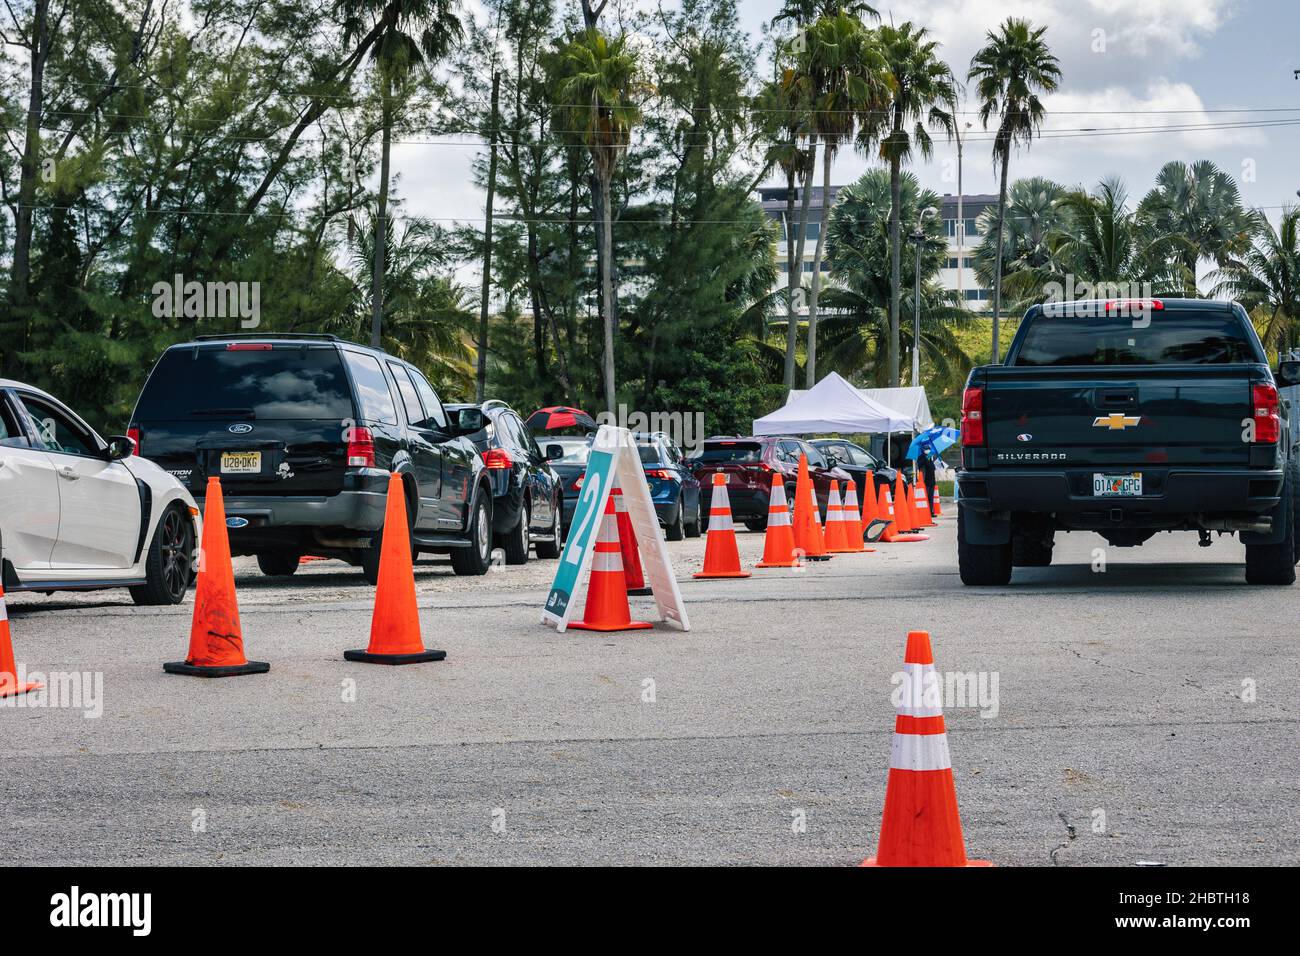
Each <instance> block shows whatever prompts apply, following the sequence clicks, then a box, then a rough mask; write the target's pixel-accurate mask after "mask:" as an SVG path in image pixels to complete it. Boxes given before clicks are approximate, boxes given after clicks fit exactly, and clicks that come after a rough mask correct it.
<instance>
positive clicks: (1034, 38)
mask: <svg viewBox="0 0 1300 956" xmlns="http://www.w3.org/2000/svg"><path fill="white" fill-rule="evenodd" d="M1046 32H1047V27H1039V28H1037V29H1034V28H1033V27H1032V26H1031V25H1030V23H1029V21H1028V20H1018V19H1016V18H1015V17H1008V18H1007V20H1006V22H1005V23H1003V24H1002V26H1001V27H999V28H998V31H997V32H996V33H995V32H994V31H992V30H990V31H989V32H988V34H987V39H988V42H987V43H986V44H985V46H984V47H983V48H982V49H980V50H979V51H978V52H976V54H975V56H974V57H972V58H971V61H970V72H969V73H967V75H966V78H967V80H974V81H975V92H976V95H977V96H978V97H979V100H980V111H979V116H980V122H981V123H982V124H983V126H984V128H985V129H988V127H989V121H990V120H991V119H992V118H993V117H994V116H998V117H999V122H998V130H997V133H996V135H995V136H994V137H993V162H994V165H996V164H998V163H1001V164H1002V180H1001V185H1000V186H999V187H998V219H997V226H996V229H995V236H996V239H995V243H994V245H995V249H996V256H995V259H994V270H993V271H994V275H993V361H994V362H995V363H996V362H997V361H998V351H999V350H998V320H999V317H1000V316H1001V314H1002V312H1001V310H1002V240H1003V234H1004V230H1003V223H1004V222H1005V220H1006V208H1007V170H1008V169H1009V167H1010V165H1011V150H1012V149H1013V148H1014V147H1015V146H1017V145H1021V144H1023V145H1024V146H1025V148H1026V149H1028V148H1029V144H1030V143H1032V142H1033V138H1034V133H1035V132H1036V131H1038V130H1040V129H1041V128H1042V125H1043V117H1044V116H1045V115H1046V112H1047V111H1046V109H1045V107H1044V106H1043V102H1042V100H1040V99H1039V98H1038V95H1039V94H1040V93H1052V92H1054V91H1055V90H1056V88H1057V87H1058V86H1059V85H1060V82H1061V69H1060V67H1059V66H1057V60H1056V57H1055V56H1053V55H1052V52H1051V50H1049V49H1048V47H1047V44H1046V43H1045V42H1044V41H1043V34H1045V33H1046Z"/></svg>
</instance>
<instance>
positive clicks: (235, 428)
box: [226, 422, 253, 435]
mask: <svg viewBox="0 0 1300 956" xmlns="http://www.w3.org/2000/svg"><path fill="white" fill-rule="evenodd" d="M252 430H253V426H252V425H250V424H248V423H247V422H236V423H235V424H234V425H231V426H230V427H229V428H227V429H226V431H228V432H230V434H232V435H247V434H248V433H249V432H251V431H252Z"/></svg>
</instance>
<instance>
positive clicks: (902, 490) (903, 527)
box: [889, 471, 930, 543]
mask: <svg viewBox="0 0 1300 956" xmlns="http://www.w3.org/2000/svg"><path fill="white" fill-rule="evenodd" d="M890 504H891V506H892V511H891V513H890V517H891V518H892V519H893V521H894V528H895V529H896V530H895V533H894V535H893V537H891V538H890V539H889V541H890V542H891V543H892V542H895V541H929V540H930V536H929V535H926V534H911V533H910V532H911V531H912V528H913V527H914V526H915V525H914V523H913V519H912V513H911V510H910V509H909V508H908V507H907V486H906V485H905V484H904V483H903V473H902V472H901V471H900V472H899V473H898V474H897V475H896V476H895V477H894V494H893V497H892V498H890Z"/></svg>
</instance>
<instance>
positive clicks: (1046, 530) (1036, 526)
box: [1011, 521, 1056, 568]
mask: <svg viewBox="0 0 1300 956" xmlns="http://www.w3.org/2000/svg"><path fill="white" fill-rule="evenodd" d="M1055 537H1056V530H1055V529H1054V528H1052V527H1051V526H1050V525H1048V524H1044V523H1041V522H1034V521H1031V522H1026V523H1024V524H1022V525H1021V526H1019V527H1016V526H1015V525H1013V526H1012V529H1011V564H1012V566H1013V567H1017V568H1046V567H1049V566H1050V565H1051V563H1052V548H1053V547H1054V546H1055V544H1056V542H1055Z"/></svg>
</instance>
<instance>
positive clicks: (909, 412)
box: [785, 372, 934, 432]
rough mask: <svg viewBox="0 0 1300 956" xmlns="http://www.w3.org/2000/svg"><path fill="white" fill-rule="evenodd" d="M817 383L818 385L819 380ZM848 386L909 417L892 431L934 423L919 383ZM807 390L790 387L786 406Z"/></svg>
mask: <svg viewBox="0 0 1300 956" xmlns="http://www.w3.org/2000/svg"><path fill="white" fill-rule="evenodd" d="M831 374H832V375H834V376H835V377H836V378H840V376H838V375H835V373H834V372H832V373H831ZM840 381H841V382H844V379H842V378H840ZM817 384H818V385H820V384H821V382H818V383H817ZM844 384H845V385H848V384H849V383H848V382H844ZM849 388H852V389H853V390H854V391H855V392H857V393H858V394H859V395H861V396H862V397H863V398H866V399H869V400H871V401H873V402H875V403H877V404H879V405H884V406H885V407H886V408H890V409H893V410H894V411H896V412H899V413H901V414H902V415H904V416H906V417H907V418H908V419H909V421H908V423H907V425H906V426H905V427H904V428H896V429H892V430H893V431H914V432H920V431H924V430H925V429H927V428H929V427H930V426H932V425H933V424H934V419H933V418H932V417H931V415H930V400H929V399H928V398H926V395H925V389H924V388H922V387H921V386H919V385H908V386H905V387H903V388H854V387H853V386H852V385H849ZM809 391H811V389H797V388H796V389H791V390H790V397H789V398H787V399H786V401H785V404H786V407H787V408H788V407H789V406H790V405H792V404H793V403H794V402H795V401H797V400H798V399H800V398H802V397H803V396H805V395H807V394H808V393H809ZM882 430H883V429H882Z"/></svg>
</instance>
